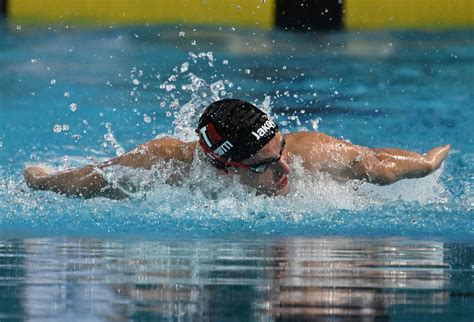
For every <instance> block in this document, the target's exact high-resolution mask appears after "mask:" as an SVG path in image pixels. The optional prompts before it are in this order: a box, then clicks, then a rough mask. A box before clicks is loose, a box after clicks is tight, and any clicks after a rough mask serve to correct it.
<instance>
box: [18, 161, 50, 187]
mask: <svg viewBox="0 0 474 322" xmlns="http://www.w3.org/2000/svg"><path fill="white" fill-rule="evenodd" d="M23 176H24V177H25V181H26V184H27V185H28V187H30V188H31V189H35V190H43V189H45V188H46V187H45V185H46V182H47V180H48V177H49V171H48V170H47V169H46V168H44V167H41V166H29V167H26V169H25V171H24V173H23Z"/></svg>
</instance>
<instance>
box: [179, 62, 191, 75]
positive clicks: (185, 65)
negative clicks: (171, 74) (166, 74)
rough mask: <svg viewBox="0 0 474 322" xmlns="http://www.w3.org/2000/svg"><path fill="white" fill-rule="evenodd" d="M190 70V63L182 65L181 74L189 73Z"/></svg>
mask: <svg viewBox="0 0 474 322" xmlns="http://www.w3.org/2000/svg"><path fill="white" fill-rule="evenodd" d="M188 69H189V63H188V62H184V63H183V64H182V65H181V68H180V70H179V71H180V72H181V73H185V72H187V71H188Z"/></svg>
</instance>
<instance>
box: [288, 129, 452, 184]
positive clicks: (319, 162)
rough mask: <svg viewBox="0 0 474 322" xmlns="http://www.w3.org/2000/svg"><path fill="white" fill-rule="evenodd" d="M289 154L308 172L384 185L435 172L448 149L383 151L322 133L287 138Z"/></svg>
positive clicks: (308, 133)
mask: <svg viewBox="0 0 474 322" xmlns="http://www.w3.org/2000/svg"><path fill="white" fill-rule="evenodd" d="M287 143H288V144H287V146H288V149H289V150H290V151H289V152H290V153H291V154H293V155H295V156H297V157H299V158H301V159H302V160H303V165H304V166H305V168H307V169H308V170H311V171H323V172H328V173H330V174H331V175H333V176H334V177H335V178H340V179H343V180H344V179H360V180H367V181H368V182H371V183H375V184H380V185H387V184H391V183H394V182H396V181H398V180H401V179H408V178H420V177H424V176H426V175H428V174H430V173H432V172H434V171H435V170H436V169H438V168H439V167H440V166H441V164H442V162H443V160H444V159H445V158H446V156H447V154H448V153H449V150H450V149H451V146H450V145H449V144H448V145H445V146H440V147H435V148H433V149H431V150H430V151H428V152H427V153H426V154H423V155H422V154H418V153H415V152H411V151H407V150H401V149H394V148H382V149H372V148H368V147H364V146H359V145H355V144H352V143H350V142H347V141H344V140H340V139H337V138H334V137H331V136H329V135H326V134H324V133H321V132H299V133H291V134H289V135H288V136H287Z"/></svg>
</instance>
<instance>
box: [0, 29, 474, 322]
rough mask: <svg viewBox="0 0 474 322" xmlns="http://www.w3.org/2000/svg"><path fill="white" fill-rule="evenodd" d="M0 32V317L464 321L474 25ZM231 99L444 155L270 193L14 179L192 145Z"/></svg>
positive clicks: (281, 116)
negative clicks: (374, 181) (401, 175)
mask: <svg viewBox="0 0 474 322" xmlns="http://www.w3.org/2000/svg"><path fill="white" fill-rule="evenodd" d="M0 33H1V35H2V37H0V68H1V70H2V74H1V77H0V289H2V291H1V292H0V294H1V295H0V297H1V301H0V320H3V319H6V320H10V319H19V320H22V319H26V318H33V319H34V318H38V319H48V320H64V319H80V320H108V319H132V320H144V319H181V320H219V321H224V320H249V319H252V320H288V319H294V320H297V319H303V318H306V319H311V318H312V317H313V318H314V317H318V316H319V317H321V316H323V315H326V316H331V317H332V318H334V319H339V318H341V319H344V318H354V319H364V318H367V319H369V320H370V319H382V320H383V319H387V320H388V319H390V320H391V319H394V320H407V319H409V318H414V317H416V318H420V319H421V320H423V319H425V320H432V319H439V320H445V321H446V320H449V321H461V320H466V321H471V320H472V318H473V311H472V307H474V301H473V297H472V291H473V289H474V286H473V280H472V276H473V265H474V261H473V256H474V253H473V248H472V247H473V242H474V225H473V224H472V214H473V209H474V193H473V184H474V176H473V173H474V171H473V170H474V166H473V165H472V161H473V160H474V144H473V139H472V136H471V133H472V124H473V121H474V115H473V114H474V103H473V102H474V94H472V88H473V85H474V79H473V78H474V76H473V75H474V70H473V69H474V67H473V66H474V64H473V62H474V47H473V41H474V32H473V31H471V30H458V31H451V32H428V31H418V32H412V31H398V32H341V33H331V34H310V35H308V34H299V33H285V32H281V31H262V30H251V29H235V28H232V27H195V28H193V27H185V26H164V27H129V28H119V27H110V28H109V29H100V30H99V29H76V28H74V27H71V26H65V25H60V26H54V27H44V28H33V27H27V26H20V25H19V26H7V25H0ZM224 97H238V98H243V99H247V100H249V101H252V102H254V103H255V104H257V105H258V106H260V107H262V108H263V109H265V110H267V111H269V112H270V113H271V114H272V115H273V117H274V118H275V119H276V120H277V121H278V123H279V124H280V126H281V128H282V129H283V131H296V130H318V131H322V132H325V133H327V134H330V135H333V136H336V137H342V138H344V139H347V140H350V141H351V142H353V143H357V144H361V145H367V146H371V147H400V148H405V149H411V150H414V151H418V152H425V151H427V150H428V149H430V148H432V147H433V146H436V145H443V144H447V143H450V144H452V146H453V149H452V152H451V153H450V155H449V156H448V158H447V160H446V162H445V164H444V165H443V167H442V168H441V169H440V170H438V171H437V172H436V173H434V174H433V175H430V176H428V177H426V178H422V179H416V180H402V181H400V182H398V183H396V184H394V185H391V186H385V187H378V186H374V185H370V184H367V183H363V182H348V183H345V184H341V183H337V182H334V181H333V180H331V179H330V178H328V177H327V176H326V175H324V174H320V173H316V174H314V173H307V172H305V171H304V170H303V169H301V167H300V166H299V165H298V164H295V165H294V166H293V170H294V171H293V172H292V174H291V177H290V184H291V191H290V194H289V195H288V196H286V197H276V198H267V197H264V196H256V195H255V193H254V192H252V191H248V189H247V188H245V187H242V186H241V185H239V183H238V182H232V181H230V179H228V178H223V179H222V180H215V173H214V172H213V170H212V169H209V168H208V167H206V166H205V165H202V164H200V163H199V162H196V164H194V165H193V171H192V173H191V175H190V176H189V178H187V179H186V181H185V182H184V184H183V186H180V187H174V186H169V185H166V184H164V183H163V182H164V181H165V179H166V176H167V174H168V172H167V169H163V168H161V169H154V170H153V171H150V172H146V171H132V170H130V169H124V168H116V169H111V170H110V171H109V172H108V173H107V174H106V175H107V176H108V177H109V179H110V180H111V181H114V182H115V183H117V184H120V182H121V180H122V179H124V178H132V179H131V180H132V181H134V182H135V185H136V186H138V187H142V189H138V190H127V193H128V194H129V195H130V198H129V199H127V200H123V201H113V200H108V199H104V198H96V199H90V200H83V199H72V198H66V197H64V196H61V195H57V194H54V193H51V192H34V191H31V190H29V189H28V187H27V186H26V185H25V183H24V181H23V179H22V170H23V168H24V167H25V166H26V165H29V164H38V163H39V164H43V165H46V166H48V167H50V168H53V169H65V168H68V167H75V166H82V165H86V164H88V163H91V162H101V161H104V160H107V159H109V158H112V157H115V156H117V155H120V154H121V153H123V152H124V151H127V150H130V149H132V148H134V147H135V146H136V145H138V144H140V143H143V142H145V141H147V140H150V139H152V138H154V137H157V136H164V135H173V136H175V137H179V138H181V139H184V140H193V139H195V134H194V132H193V129H194V126H195V124H196V121H197V118H198V116H199V113H200V111H201V110H202V108H203V106H205V105H206V104H208V103H210V102H212V101H213V100H215V99H218V98H224ZM143 187H144V188H143ZM124 189H125V188H124Z"/></svg>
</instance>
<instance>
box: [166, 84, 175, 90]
mask: <svg viewBox="0 0 474 322" xmlns="http://www.w3.org/2000/svg"><path fill="white" fill-rule="evenodd" d="M175 88H176V86H174V85H172V84H167V85H166V86H165V89H166V91H167V92H171V91H172V90H173V89H175Z"/></svg>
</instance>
